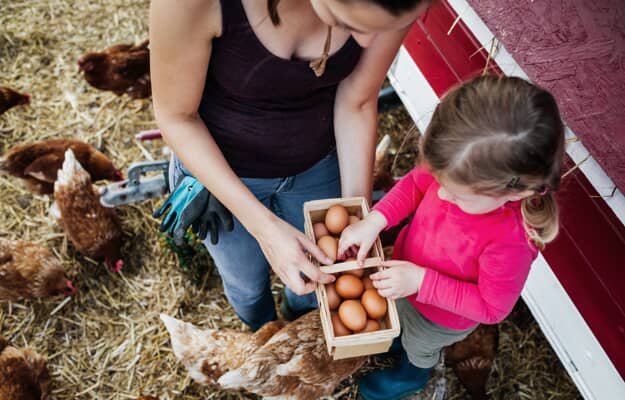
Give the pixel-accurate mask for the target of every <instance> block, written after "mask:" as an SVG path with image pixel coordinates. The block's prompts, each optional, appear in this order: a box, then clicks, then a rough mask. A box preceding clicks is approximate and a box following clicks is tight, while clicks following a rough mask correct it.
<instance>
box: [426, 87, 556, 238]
mask: <svg viewBox="0 0 625 400" xmlns="http://www.w3.org/2000/svg"><path fill="white" fill-rule="evenodd" d="M421 153H422V156H423V158H424V160H425V161H426V163H427V164H429V166H430V168H431V170H432V172H433V174H434V175H435V176H437V178H439V179H449V180H451V181H453V182H455V183H458V184H462V185H467V186H470V187H471V188H472V189H473V190H474V191H475V192H476V193H481V194H486V195H503V194H509V193H515V192H523V191H526V190H531V191H533V192H534V195H531V196H530V197H528V198H525V199H523V201H522V207H521V211H522V214H523V220H524V222H525V225H526V230H527V232H528V236H529V238H530V240H532V241H533V242H534V243H535V244H536V246H537V247H538V248H540V249H542V248H543V247H544V245H545V244H546V243H549V242H550V241H552V240H553V239H554V238H555V237H556V235H557V233H558V224H559V223H558V207H557V204H556V200H555V197H554V194H553V192H554V191H556V190H557V189H558V187H559V186H560V172H561V168H562V162H563V153H564V125H563V123H562V120H561V119H560V113H559V111H558V106H557V104H556V101H555V99H554V98H553V96H552V95H551V94H550V93H549V92H547V91H546V90H544V89H542V88H539V87H537V86H535V85H533V84H531V83H529V82H527V81H525V80H523V79H520V78H513V77H498V76H490V75H487V76H481V77H477V78H474V79H472V80H469V81H467V82H465V83H463V84H461V85H460V86H458V87H456V88H455V89H453V90H451V91H450V92H448V93H447V94H446V95H445V96H444V97H443V98H442V99H441V102H440V104H439V105H438V106H437V107H436V110H435V111H434V115H433V116H432V121H431V122H430V125H429V126H428V128H427V129H426V132H425V135H424V137H423V140H422V143H421Z"/></svg>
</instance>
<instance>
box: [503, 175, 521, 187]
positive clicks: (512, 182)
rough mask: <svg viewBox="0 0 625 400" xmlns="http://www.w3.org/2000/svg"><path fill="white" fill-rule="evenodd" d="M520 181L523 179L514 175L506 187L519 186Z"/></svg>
mask: <svg viewBox="0 0 625 400" xmlns="http://www.w3.org/2000/svg"><path fill="white" fill-rule="evenodd" d="M520 181H521V178H519V177H518V176H513V177H512V179H510V181H509V182H508V184H507V185H506V187H507V188H508V189H515V188H516V187H517V186H518V184H519V182H520Z"/></svg>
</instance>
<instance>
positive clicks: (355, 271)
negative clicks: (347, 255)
mask: <svg viewBox="0 0 625 400" xmlns="http://www.w3.org/2000/svg"><path fill="white" fill-rule="evenodd" d="M345 261H354V260H345ZM343 274H348V275H353V276H355V277H356V278H362V276H363V275H364V274H365V269H364V268H356V269H350V270H347V271H343Z"/></svg>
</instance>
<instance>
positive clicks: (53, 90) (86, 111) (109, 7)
mask: <svg viewBox="0 0 625 400" xmlns="http://www.w3.org/2000/svg"><path fill="white" fill-rule="evenodd" d="M148 7H149V1H148V0H135V1H130V0H112V1H78V0H75V1H69V0H50V1H23V0H20V1H9V0H0V9H1V10H2V12H0V27H2V28H0V84H2V85H7V86H11V87H13V88H15V89H17V90H19V91H23V92H28V93H30V94H32V103H31V105H30V106H25V107H16V108H14V109H12V110H10V111H8V112H7V113H5V114H4V115H3V116H1V117H0V152H4V151H6V149H8V148H9V147H11V146H14V145H17V144H20V143H24V142H31V141H35V140H41V139H44V138H51V137H66V138H69V137H77V138H79V139H82V140H84V141H86V142H89V143H91V144H93V145H96V146H98V147H99V148H100V150H102V151H103V152H104V153H105V154H107V155H108V156H110V157H111V158H112V159H113V160H114V161H115V164H116V165H117V166H118V167H119V168H122V169H125V168H126V167H128V166H129V165H130V164H131V163H132V162H136V161H141V160H144V159H146V158H149V156H151V157H153V158H154V159H162V158H163V156H162V154H161V148H162V146H164V142H163V141H160V140H153V141H144V142H141V147H139V145H138V144H137V142H136V141H135V139H134V135H135V134H136V133H137V132H140V131H144V130H150V129H153V128H155V127H156V123H155V121H154V117H153V114H152V107H151V103H150V101H149V100H131V99H129V98H127V97H118V96H116V95H114V94H112V93H108V92H102V91H98V90H96V89H94V88H92V87H91V86H89V85H88V84H87V83H86V82H85V80H84V78H83V77H82V76H81V75H80V74H78V73H77V67H76V60H77V59H78V57H79V56H80V55H82V54H83V53H84V52H86V51H88V50H101V49H104V48H105V47H107V46H110V45H113V44H117V43H139V42H141V41H143V40H144V39H145V38H146V37H147V21H148ZM410 126H412V121H411V120H410V117H409V116H408V114H407V113H406V112H405V110H403V109H398V110H395V111H392V112H390V113H388V114H386V115H384V116H381V117H380V134H381V135H383V134H385V133H389V134H390V135H391V138H392V143H393V144H394V145H396V146H397V145H398V144H401V143H402V142H403V141H404V138H405V136H406V132H408V130H409V127H410ZM416 137H417V135H411V138H410V139H407V140H406V143H405V144H404V145H403V146H402V148H401V149H391V152H392V154H394V156H395V157H396V162H395V167H394V170H393V175H403V174H404V173H405V172H407V171H408V170H410V169H411V168H412V167H413V166H414V162H415V156H416V151H415V149H416V146H414V144H415V141H414V138H416ZM50 205H51V199H50V198H48V197H45V196H34V195H32V194H30V193H29V192H28V191H27V190H25V189H24V188H23V186H22V183H21V182H20V181H19V180H16V179H15V178H12V177H9V176H0V235H2V236H3V237H7V238H10V239H22V240H29V241H34V242H38V243H41V244H44V245H46V246H48V247H49V248H51V249H52V251H53V252H54V253H55V254H56V255H58V256H59V258H60V259H61V260H62V261H63V263H64V265H65V268H66V270H67V272H68V275H69V277H70V279H72V280H73V281H74V283H75V285H76V286H77V288H78V292H77V294H76V295H75V296H74V297H72V298H71V299H66V298H63V297H55V298H50V299H44V300H28V301H20V302H15V303H10V302H9V303H0V334H2V335H4V336H5V337H7V338H8V339H10V340H11V341H12V342H13V344H15V345H17V346H25V345H30V346H33V347H34V348H35V349H36V350H37V351H38V352H40V353H41V354H45V355H47V356H48V358H49V362H48V366H49V369H50V373H51V375H52V380H53V393H52V398H54V399H56V400H69V399H81V400H82V399H111V400H127V399H136V398H137V397H138V396H139V395H146V396H147V395H152V396H156V397H158V398H159V399H160V400H173V399H176V400H199V399H249V398H256V397H255V396H253V395H250V394H248V393H242V392H234V391H230V392H226V391H222V390H217V389H214V388H207V387H202V386H200V385H198V384H196V383H194V382H193V381H192V380H191V379H190V378H189V376H188V374H187V372H186V370H185V369H184V367H183V366H181V365H180V364H179V363H178V362H177V361H176V359H175V357H174V355H173V353H172V350H171V344H170V341H169V336H168V334H167V332H166V330H165V328H164V326H162V324H161V322H160V320H159V318H158V315H159V314H160V313H166V314H168V315H172V316H175V317H177V318H180V319H183V320H185V321H189V322H192V323H194V324H196V325H198V326H201V327H204V328H233V329H241V330H242V329H245V328H244V326H243V324H242V323H241V322H240V321H239V319H238V318H237V317H236V315H235V314H234V312H233V311H232V308H231V307H230V305H229V304H228V302H227V300H226V298H225V296H224V293H223V290H222V287H221V282H220V280H219V277H218V276H217V274H211V273H210V271H212V270H213V268H214V266H213V264H212V262H211V261H210V260H209V258H208V256H207V255H206V253H203V252H202V251H200V250H199V249H198V251H197V252H195V253H193V254H192V255H191V256H190V257H187V255H188V253H186V252H184V251H183V252H181V253H180V254H183V256H184V257H187V258H185V259H184V260H180V261H183V263H187V264H186V265H190V266H191V267H185V268H187V270H188V271H189V273H186V272H185V271H183V270H182V269H181V267H180V266H179V258H178V255H177V253H176V251H171V250H170V247H168V245H167V244H166V240H164V239H163V238H162V237H161V236H160V235H159V234H158V221H155V220H153V219H152V217H151V212H152V210H153V209H154V206H155V201H148V202H145V203H142V204H138V205H132V206H126V207H123V208H120V209H118V214H119V216H120V219H121V221H122V227H123V231H124V234H125V242H124V245H123V249H122V251H123V257H124V269H123V270H122V272H121V273H120V274H112V273H110V272H108V271H107V270H106V268H105V267H104V266H103V265H102V264H101V263H94V262H92V261H90V260H88V259H86V258H84V257H82V256H80V255H79V254H77V253H76V252H75V250H74V249H73V247H72V246H71V244H70V243H68V242H67V239H66V238H65V236H64V235H63V232H62V231H61V230H60V229H59V228H58V226H57V225H56V223H55V222H54V221H53V220H52V219H51V218H50V217H49V216H48V211H47V210H48V208H49V207H50ZM197 271H202V272H201V273H197ZM194 280H197V283H195V282H194ZM273 282H274V285H273V293H274V294H275V295H276V299H277V296H278V293H279V292H280V287H281V284H279V282H277V280H276V279H275V277H274V279H273ZM381 365H390V362H389V360H384V359H378V358H373V359H372V360H371V362H370V363H369V364H368V365H367V366H366V367H365V368H363V370H362V371H360V372H359V374H358V376H361V375H362V374H363V373H365V372H367V371H371V370H373V369H376V368H379V367H380V366H381ZM495 365H496V371H495V374H494V376H493V379H492V380H491V386H490V389H491V392H492V393H493V395H494V398H511V397H505V396H507V395H508V394H509V393H512V391H513V389H514V387H515V386H514V385H515V384H516V385H517V386H518V388H519V389H518V390H517V391H518V392H519V393H523V395H524V396H525V397H527V396H529V397H531V398H535V399H542V398H554V399H570V398H575V396H576V393H577V392H576V391H575V388H574V387H573V386H572V384H571V383H570V380H569V379H568V377H567V376H566V373H565V372H564V370H563V369H562V368H561V367H560V365H559V362H558V360H557V358H556V357H555V356H554V355H553V352H552V351H551V350H550V348H549V345H548V344H547V342H546V340H545V339H544V337H543V336H542V334H541V333H540V331H539V330H538V329H537V327H536V325H535V323H534V322H531V323H530V324H529V325H528V326H527V327H524V328H523V329H520V328H519V327H518V326H517V325H515V323H514V322H511V321H507V322H505V323H504V324H503V325H502V344H501V351H500V353H499V356H498V358H497V360H496V363H495ZM539 371H550V372H549V373H545V372H539ZM448 375H449V374H448ZM450 381H451V386H450V387H451V388H453V390H454V391H455V392H456V393H462V391H461V390H460V391H458V389H457V383H456V382H455V381H454V380H453V377H450ZM356 393H357V391H356V386H355V385H354V380H353V379H350V380H346V381H345V382H343V383H342V384H341V385H340V386H339V387H338V388H337V390H336V396H334V398H337V399H354V398H355V397H356ZM458 396H461V395H460V394H458ZM458 396H456V397H455V398H460V397H458Z"/></svg>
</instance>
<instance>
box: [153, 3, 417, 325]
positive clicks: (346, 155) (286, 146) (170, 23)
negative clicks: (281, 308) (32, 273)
mask: <svg viewBox="0 0 625 400" xmlns="http://www.w3.org/2000/svg"><path fill="white" fill-rule="evenodd" d="M426 3H427V2H426V1H422V0H281V1H278V0H268V1H267V2H265V1H259V0H185V1H184V2H179V1H174V0H153V1H152V4H151V9H150V52H151V54H150V57H151V59H150V65H151V76H152V90H153V101H154V112H155V115H156V119H157V122H158V124H159V126H160V128H161V130H162V133H163V136H164V138H165V140H166V141H167V143H168V144H169V145H170V146H171V148H172V149H173V151H174V153H175V155H176V156H175V157H174V158H173V160H172V166H171V174H170V179H171V180H172V182H176V181H179V180H178V178H179V177H181V176H187V177H191V176H193V177H195V178H196V179H197V181H199V182H201V185H203V186H205V187H206V189H207V190H208V191H209V192H210V193H212V195H213V196H214V197H216V198H217V199H218V200H219V201H220V202H221V203H223V205H224V206H225V207H226V208H227V209H228V210H230V211H231V212H232V214H233V215H234V217H235V221H234V229H233V230H232V231H231V232H225V231H224V229H223V228H220V232H219V237H220V240H219V243H218V244H212V243H210V242H209V241H206V242H205V244H206V246H207V248H208V250H209V252H210V254H211V256H212V257H213V259H214V260H215V263H216V265H217V268H218V270H219V273H220V275H221V277H222V280H223V284H224V290H225V293H226V296H227V297H228V300H229V301H230V303H231V304H232V306H233V308H234V310H235V312H236V313H237V315H238V316H239V317H240V318H241V319H242V320H243V321H244V322H245V323H246V324H248V325H249V326H250V327H251V328H252V329H256V328H258V327H260V326H262V325H263V324H264V323H266V322H268V321H270V320H273V319H275V318H276V313H275V307H274V303H273V298H272V295H271V291H270V281H269V273H268V271H269V267H271V268H272V269H273V271H274V272H275V273H276V274H277V275H278V276H279V277H280V279H281V280H282V282H283V283H284V284H285V285H286V287H287V289H286V299H283V302H284V300H286V303H288V306H289V307H288V308H290V309H291V310H292V311H294V312H295V313H301V312H303V311H306V310H308V309H310V308H312V307H314V306H315V299H314V294H313V293H311V292H313V291H314V288H315V285H316V283H317V282H322V283H328V282H331V281H332V280H333V279H334V278H333V277H332V276H331V275H328V274H324V273H322V272H320V271H319V270H318V269H317V268H315V267H314V265H313V264H312V263H311V262H310V261H309V260H308V258H307V255H306V253H305V252H308V253H309V254H311V255H312V256H313V257H315V258H316V259H317V260H319V261H320V262H321V263H324V264H329V263H330V261H329V260H328V259H327V257H325V255H324V254H323V253H322V252H321V250H320V249H319V248H318V247H317V246H316V245H315V243H313V242H312V241H311V240H309V239H308V238H307V237H306V236H305V235H304V234H303V233H302V232H301V231H302V230H303V214H302V204H303V203H304V202H305V201H308V200H313V199H319V198H329V197H339V196H344V197H349V196H366V197H367V198H369V197H370V193H371V187H372V170H373V157H374V147H375V139H376V125H377V94H378V91H379V89H380V86H381V84H382V82H383V80H384V76H385V73H386V71H387V69H388V67H389V66H390V64H391V62H392V60H393V58H394V56H395V54H396V53H397V50H398V49H399V46H400V44H401V41H402V40H403V38H404V36H405V34H406V33H407V31H408V29H409V27H410V25H411V24H412V22H414V20H415V19H416V18H417V16H418V15H419V14H420V13H421V12H422V11H424V9H425V7H426ZM339 170H340V174H339ZM189 182H194V178H189ZM192 185H195V183H192ZM189 187H190V186H189ZM179 192H182V190H177V191H174V193H172V196H173V195H174V194H177V193H179ZM304 276H305V277H304Z"/></svg>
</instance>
